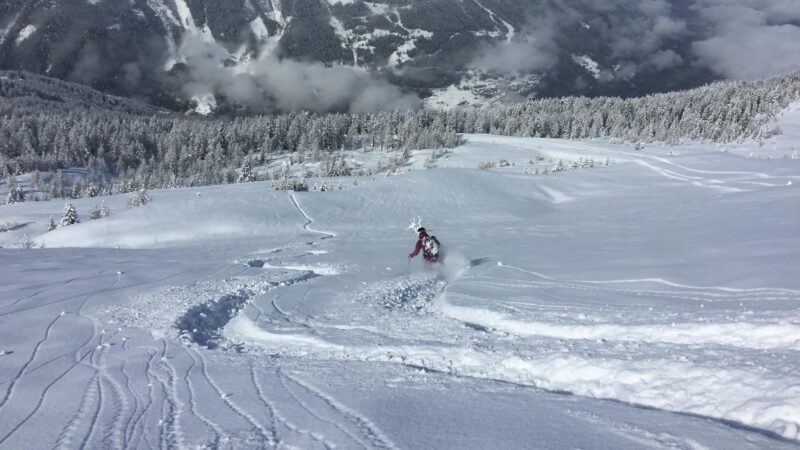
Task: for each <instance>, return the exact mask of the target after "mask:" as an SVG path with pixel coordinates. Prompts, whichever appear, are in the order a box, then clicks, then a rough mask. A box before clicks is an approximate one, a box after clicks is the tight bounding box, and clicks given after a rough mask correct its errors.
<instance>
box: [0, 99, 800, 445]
mask: <svg viewBox="0 0 800 450" xmlns="http://www.w3.org/2000/svg"><path fill="white" fill-rule="evenodd" d="M796 115H797V111H796V110H794V111H791V112H789V113H788V114H787V115H786V116H784V119H787V121H786V122H785V123H784V124H783V125H784V126H785V127H786V128H787V136H795V132H796V130H795V129H794V128H796V125H797V124H796V120H795V119H796ZM792 123H794V126H791V125H792ZM790 128H791V129H790ZM466 138H467V144H465V145H464V146H461V147H458V148H456V149H454V150H452V151H450V152H448V153H445V154H443V155H441V157H440V158H439V159H438V160H437V161H436V164H437V165H438V166H439V168H436V169H431V170H424V160H425V159H427V158H428V156H429V154H428V152H424V153H423V152H418V153H415V154H414V155H412V158H411V166H410V167H409V168H410V169H413V170H411V171H410V172H408V173H402V174H399V175H397V176H391V177H383V176H380V177H369V176H367V177H360V178H358V183H357V184H354V183H352V182H348V183H346V188H343V189H341V190H334V191H326V192H319V191H318V192H297V193H291V194H290V193H286V192H281V191H274V190H271V189H269V185H268V184H266V183H245V184H238V185H229V186H210V187H193V188H186V189H166V190H157V191H152V192H151V195H152V198H153V201H152V203H150V204H148V205H145V206H142V207H138V208H130V209H126V208H125V204H126V200H127V196H125V195H121V196H110V197H106V198H105V200H106V204H107V205H108V206H110V207H111V208H112V215H111V216H110V217H107V218H103V219H98V220H88V217H87V216H88V211H89V210H90V209H91V208H92V207H93V206H94V205H95V204H96V203H99V200H98V199H96V198H94V199H78V200H74V205H75V207H76V208H77V210H78V213H79V214H80V215H81V217H82V218H83V219H84V221H83V222H82V223H80V224H77V225H71V226H67V227H64V228H61V229H58V230H56V231H52V232H45V231H44V229H45V228H44V226H45V224H46V222H47V220H48V217H49V216H50V215H53V214H56V215H57V214H59V212H60V211H61V209H62V207H63V204H62V203H61V202H36V203H33V202H30V203H23V204H15V205H8V206H3V207H0V223H4V222H6V221H10V220H12V219H16V220H17V221H18V222H19V223H18V225H17V226H16V227H14V229H13V230H11V231H7V232H0V243H2V245H3V246H8V245H10V244H13V242H14V240H16V239H19V240H21V241H24V239H25V235H26V234H27V235H28V238H29V239H30V240H31V241H33V242H35V243H36V244H37V246H38V245H44V248H32V249H19V248H4V249H0V258H2V261H3V270H2V271H0V286H2V288H1V289H2V293H3V294H2V295H0V414H2V417H3V420H2V421H0V448H5V447H8V448H19V447H21V446H26V445H27V446H34V447H53V446H59V445H63V446H72V445H75V444H78V443H80V444H83V445H84V446H86V447H114V448H122V447H131V448H142V447H153V448H173V447H178V448H183V447H205V446H208V447H221V448H271V447H277V448H283V447H290V446H292V447H299V448H313V449H316V448H320V449H321V448H333V447H338V448H351V447H359V448H444V449H449V448H454V449H463V448H527V447H530V446H531V445H532V444H531V443H534V444H535V446H536V447H540V448H563V447H581V448H589V447H597V446H608V447H613V448H654V447H655V448H676V447H677V448H721V449H726V448H737V449H739V448H742V449H748V448H754V449H758V448H770V449H773V448H774V449H783V448H786V449H790V448H796V446H797V440H798V438H800V435H798V432H797V430H798V420H799V419H798V405H800V390H798V386H797V371H798V369H799V368H800V357H799V356H798V350H799V349H800V340H798V337H799V336H800V331H798V328H800V321H798V312H799V310H798V300H800V280H798V279H797V277H796V276H795V274H796V273H797V271H798V269H800V267H798V261H800V258H798V256H800V255H798V249H800V237H799V236H798V234H797V232H796V224H797V221H798V220H800V211H799V210H798V209H797V208H796V202H797V187H798V186H799V184H798V183H799V182H800V173H799V172H798V167H797V162H798V161H800V160H797V159H784V158H779V157H776V156H778V155H779V154H780V152H785V151H787V150H789V149H790V148H791V147H792V146H796V145H797V142H796V141H795V140H794V138H791V139H789V140H786V141H777V142H775V143H773V144H771V145H775V146H777V147H779V150H775V151H773V150H771V149H769V148H767V149H762V148H759V146H758V144H757V143H754V142H745V143H741V144H737V145H731V146H728V147H727V148H726V149H725V150H726V151H724V152H723V151H719V150H720V149H719V148H716V147H715V146H713V145H698V144H693V145H684V146H677V147H672V148H668V147H660V146H651V147H648V148H646V149H645V150H644V151H637V150H634V149H633V148H632V147H631V146H629V145H620V144H612V143H609V142H608V141H605V140H597V141H571V140H549V139H531V138H508V137H500V136H491V135H470V136H466ZM751 152H755V153H759V152H766V153H765V155H769V156H772V158H756V157H752V158H748V157H746V156H745V155H748V154H749V153H751ZM578 158H583V159H584V160H586V159H594V160H596V161H601V160H604V159H605V158H610V159H611V160H612V162H611V164H610V165H608V166H602V167H599V165H596V167H594V168H588V167H581V168H577V169H574V170H572V169H570V170H566V171H562V172H557V173H550V174H548V175H535V172H534V170H536V169H541V168H544V167H550V166H551V165H552V163H551V162H550V160H553V161H558V160H559V159H563V160H564V161H566V162H570V161H572V160H577V159H578ZM500 159H505V160H507V161H508V163H509V165H506V166H504V167H496V168H489V169H484V170H481V169H479V168H478V165H479V163H481V162H486V161H494V162H497V161H498V160H500ZM528 161H533V164H530V165H529V163H528ZM525 167H527V168H528V170H524V169H525ZM789 182H792V183H791V184H790V183H789ZM422 199H425V200H422ZM412 216H421V217H422V221H423V224H424V225H425V226H426V227H427V228H428V229H429V230H431V231H432V232H433V233H434V234H435V235H436V236H437V237H438V238H439V239H440V241H441V242H442V244H443V248H444V251H445V252H447V253H446V256H445V260H444V264H443V265H442V266H439V267H435V268H432V267H429V266H425V265H424V264H423V263H422V262H421V261H419V260H414V261H411V262H410V263H409V262H407V258H406V255H407V253H408V252H409V251H410V250H411V248H413V244H414V241H415V236H414V234H413V233H411V232H409V231H408V230H406V229H405V227H406V224H407V223H408V222H409V220H410V219H411V217H412ZM23 243H24V242H23ZM568 393H569V394H572V395H566V394H568Z"/></svg>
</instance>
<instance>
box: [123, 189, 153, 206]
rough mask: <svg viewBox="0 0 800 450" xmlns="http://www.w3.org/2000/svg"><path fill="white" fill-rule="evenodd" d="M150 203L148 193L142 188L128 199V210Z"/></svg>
mask: <svg viewBox="0 0 800 450" xmlns="http://www.w3.org/2000/svg"><path fill="white" fill-rule="evenodd" d="M151 201H152V199H151V198H150V193H148V192H147V189H144V188H142V189H139V190H138V191H136V193H135V194H133V195H132V196H131V197H130V198H129V199H128V208H136V207H139V206H144V205H146V204H148V203H150V202H151Z"/></svg>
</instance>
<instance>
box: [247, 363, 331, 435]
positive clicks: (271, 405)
mask: <svg viewBox="0 0 800 450" xmlns="http://www.w3.org/2000/svg"><path fill="white" fill-rule="evenodd" d="M250 374H251V378H252V381H253V385H254V386H255V388H256V392H257V394H258V398H259V400H261V403H262V404H263V405H264V407H265V408H267V411H269V412H270V421H271V423H272V426H273V433H274V434H273V435H274V437H275V442H276V445H279V446H280V445H281V444H284V445H286V446H287V447H291V446H290V445H289V444H286V443H285V442H283V441H282V440H281V439H280V436H279V435H278V431H277V430H278V426H277V425H278V422H280V424H281V425H283V427H284V428H286V429H287V430H288V431H290V432H292V433H295V434H297V435H300V436H305V437H308V438H310V439H311V440H313V441H315V442H318V443H319V444H320V445H322V446H323V447H325V448H328V449H333V448H335V447H336V446H335V445H334V444H333V443H332V442H329V441H328V440H327V439H326V438H325V436H324V435H323V434H322V433H318V432H312V431H309V430H306V429H304V428H301V427H300V426H298V425H297V424H295V423H294V422H292V421H291V420H289V419H288V418H287V417H286V416H285V415H284V414H283V413H281V410H280V409H279V408H278V406H277V405H276V403H275V402H273V401H271V400H270V399H269V398H268V397H267V396H266V393H265V391H264V387H263V386H262V384H261V382H260V381H259V380H258V376H257V375H256V373H255V369H254V368H252V366H251V373H250ZM286 440H288V437H287V439H286Z"/></svg>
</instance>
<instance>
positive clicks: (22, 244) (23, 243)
mask: <svg viewBox="0 0 800 450" xmlns="http://www.w3.org/2000/svg"><path fill="white" fill-rule="evenodd" d="M17 245H19V246H20V247H21V248H26V249H29V248H33V246H34V245H36V244H35V243H34V242H33V241H32V240H31V238H30V237H29V236H28V235H27V234H26V235H25V239H23V240H21V241H19V242H17Z"/></svg>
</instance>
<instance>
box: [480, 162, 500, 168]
mask: <svg viewBox="0 0 800 450" xmlns="http://www.w3.org/2000/svg"><path fill="white" fill-rule="evenodd" d="M478 167H479V168H481V169H484V170H485V169H491V168H493V167H497V163H495V162H494V161H484V162H482V163H481V164H480V165H479V166H478Z"/></svg>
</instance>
